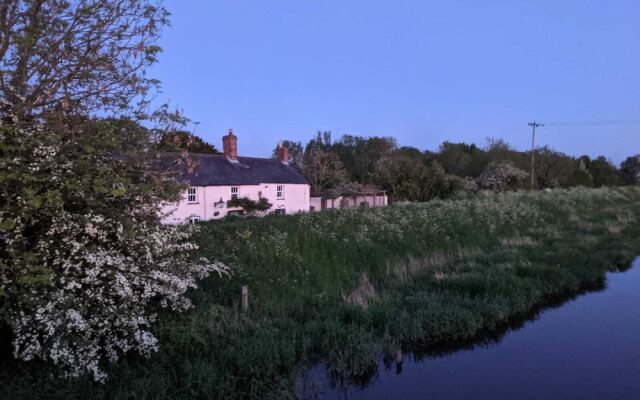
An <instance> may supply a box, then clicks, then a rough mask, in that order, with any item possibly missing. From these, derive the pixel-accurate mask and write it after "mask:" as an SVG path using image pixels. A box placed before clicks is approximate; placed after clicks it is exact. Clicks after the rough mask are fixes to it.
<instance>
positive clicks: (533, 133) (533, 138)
mask: <svg viewBox="0 0 640 400" xmlns="http://www.w3.org/2000/svg"><path fill="white" fill-rule="evenodd" d="M527 125H529V126H530V127H531V128H532V131H531V190H533V188H534V186H535V175H534V173H533V172H534V171H533V163H534V160H535V154H536V148H535V145H536V128H538V127H541V126H544V125H543V124H539V123H537V122H536V121H533V122H529V123H528V124H527Z"/></svg>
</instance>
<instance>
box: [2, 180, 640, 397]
mask: <svg viewBox="0 0 640 400" xmlns="http://www.w3.org/2000/svg"><path fill="white" fill-rule="evenodd" d="M201 228H202V229H201V232H200V233H199V235H198V237H197V241H198V243H199V244H200V246H201V250H200V251H201V252H202V253H203V254H206V255H207V256H208V257H210V258H212V259H216V260H221V261H224V262H225V263H227V264H228V265H230V266H232V267H233V270H234V274H233V276H231V277H229V278H223V279H220V278H219V277H212V278H209V279H207V280H206V281H204V282H202V287H201V289H199V290H197V291H193V292H192V293H191V294H190V295H191V297H192V299H193V300H194V303H195V305H196V307H195V308H194V309H193V310H192V311H190V312H188V313H184V314H177V315H176V314H166V315H162V316H161V318H160V319H159V321H158V323H157V327H156V332H157V335H158V336H159V338H160V344H161V350H160V352H159V353H158V354H157V355H155V356H154V357H153V358H152V359H150V360H143V359H137V358H130V359H128V360H125V361H123V362H120V363H118V364H116V365H114V366H112V367H111V368H110V369H109V374H110V380H109V382H108V383H107V384H106V385H99V384H93V383H92V382H90V381H89V380H84V379H80V380H73V381H64V380H60V379H54V378H52V377H51V370H49V369H48V368H46V367H45V366H42V365H37V364H24V363H18V362H15V361H6V360H5V361H3V362H2V364H1V365H0V384H2V394H0V397H6V398H11V399H14V398H15V399H20V398H29V399H34V398H42V399H44V398H46V399H53V398H65V399H66V398H82V399H86V398H96V399H102V398H109V399H111V398H117V399H131V398H133V399H181V398H184V399H187V398H202V399H233V398H256V399H263V398H293V397H295V396H294V393H293V387H294V382H295V379H296V377H297V376H299V375H300V374H301V373H302V372H303V371H304V370H305V367H307V366H308V365H310V363H312V362H314V361H317V360H323V361H325V362H326V363H327V365H328V368H329V372H330V373H331V374H332V375H333V376H334V377H336V379H340V380H347V381H355V382H360V381H363V380H364V381H366V379H367V378H368V377H370V376H371V373H372V372H374V371H375V368H376V365H377V361H378V360H379V359H380V358H381V357H384V356H385V355H390V354H392V353H393V352H395V351H396V350H398V349H400V348H402V349H405V350H406V349H417V348H421V347H425V346H436V345H443V346H450V345H451V344H452V343H455V342H457V341H461V342H464V341H468V340H470V339H472V338H476V337H478V336H479V335H481V334H485V333H491V332H495V331H497V330H499V329H501V328H502V327H504V325H505V323H506V322H507V321H509V320H511V319H513V318H517V317H518V316H522V315H526V314H527V313H528V312H530V311H531V310H532V309H534V308H536V307H539V306H540V305H543V304H545V302H547V301H549V300H551V299H554V298H557V297H558V296H560V295H562V294H567V293H574V292H578V291H580V290H581V289H583V288H584V287H585V286H588V285H589V284H590V283H593V282H597V281H599V280H602V278H603V276H604V274H605V273H606V272H607V271H609V270H612V269H616V268H620V267H623V266H626V265H628V264H629V263H630V261H631V260H632V259H633V257H634V256H635V255H637V254H639V253H640V188H637V187H635V188H632V187H626V188H619V189H592V190H587V189H571V190H553V191H551V192H544V191H541V192H534V193H530V192H519V193H506V194H495V195H493V194H492V195H480V196H478V197H473V198H467V199H461V200H448V201H432V202H429V203H424V204H415V205H410V206H404V207H400V206H392V207H388V208H385V209H371V210H348V211H331V212H322V213H317V214H307V215H296V216H285V217H266V218H263V219H239V220H230V221H225V222H217V223H204V224H202V226H201ZM242 285H248V286H249V288H250V303H251V304H250V310H249V312H247V313H243V312H241V311H240V307H239V302H240V287H241V286H242Z"/></svg>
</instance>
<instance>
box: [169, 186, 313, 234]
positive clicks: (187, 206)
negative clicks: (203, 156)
mask: <svg viewBox="0 0 640 400" xmlns="http://www.w3.org/2000/svg"><path fill="white" fill-rule="evenodd" d="M277 186H284V198H283V199H278V198H277ZM231 187H232V186H198V187H197V192H196V202H194V203H190V202H188V201H187V192H186V191H185V193H184V194H183V197H182V199H181V200H180V202H179V203H177V204H172V205H167V206H165V207H164V208H163V210H162V213H163V215H164V216H163V219H162V222H163V223H165V224H181V223H184V222H186V221H188V220H189V219H190V218H192V217H197V218H199V219H200V220H202V221H208V220H212V219H220V218H223V217H225V216H226V215H227V213H228V212H230V211H234V210H241V209H240V208H227V201H229V200H231ZM236 187H237V188H238V197H240V198H241V197H248V198H250V199H251V200H255V201H257V200H258V199H259V197H260V196H262V197H265V198H266V199H267V200H268V201H269V203H271V204H272V207H271V209H269V210H268V211H267V213H269V212H274V211H275V210H276V209H283V210H285V213H286V214H294V213H298V212H307V211H309V198H310V197H309V185H306V184H277V183H264V184H260V185H238V186H236ZM221 200H222V204H221V205H220V204H219V205H217V206H216V204H215V203H216V202H218V203H220V201H221Z"/></svg>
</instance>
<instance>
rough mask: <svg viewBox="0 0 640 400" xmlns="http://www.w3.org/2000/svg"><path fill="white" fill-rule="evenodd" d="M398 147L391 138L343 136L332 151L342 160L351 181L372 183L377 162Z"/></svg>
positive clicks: (334, 144)
mask: <svg viewBox="0 0 640 400" xmlns="http://www.w3.org/2000/svg"><path fill="white" fill-rule="evenodd" d="M396 147H397V145H396V141H395V139H394V138H391V137H375V136H374V137H368V138H365V137H362V136H352V135H343V136H342V137H341V138H340V140H338V141H337V142H335V143H333V144H332V146H331V151H332V152H333V153H335V154H337V156H338V158H340V161H341V162H342V164H343V165H344V167H345V170H346V171H347V174H348V175H349V179H351V180H353V181H356V182H361V183H371V179H372V176H373V173H374V170H375V165H376V162H378V160H380V158H382V157H383V156H384V155H386V154H388V153H389V152H390V151H392V150H394V149H395V148H396Z"/></svg>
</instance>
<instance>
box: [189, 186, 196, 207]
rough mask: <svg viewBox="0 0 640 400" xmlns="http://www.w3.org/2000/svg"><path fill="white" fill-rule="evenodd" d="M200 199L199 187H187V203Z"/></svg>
mask: <svg viewBox="0 0 640 400" xmlns="http://www.w3.org/2000/svg"><path fill="white" fill-rule="evenodd" d="M197 201H198V188H196V187H190V188H189V189H187V203H195V202H197Z"/></svg>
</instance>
